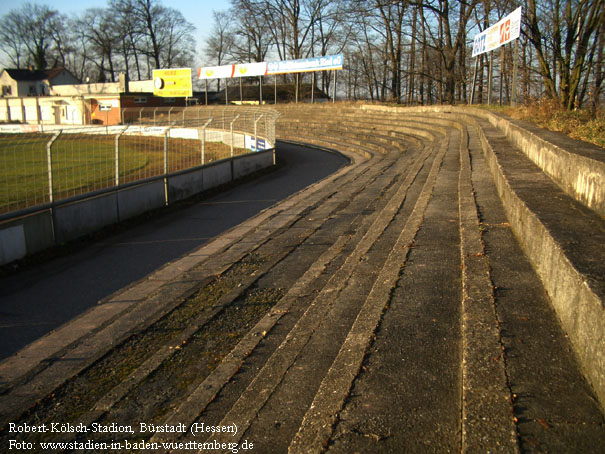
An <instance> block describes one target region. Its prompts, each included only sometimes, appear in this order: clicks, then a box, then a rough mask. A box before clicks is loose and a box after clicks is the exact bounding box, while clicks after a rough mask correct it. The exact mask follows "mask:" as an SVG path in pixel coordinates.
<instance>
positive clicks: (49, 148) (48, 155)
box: [46, 130, 61, 203]
mask: <svg viewBox="0 0 605 454" xmlns="http://www.w3.org/2000/svg"><path fill="white" fill-rule="evenodd" d="M60 135H61V130H59V131H58V132H56V133H55V135H54V136H52V137H51V139H50V140H49V141H48V143H47V144H46V170H47V173H48V199H49V202H50V203H53V202H54V194H53V156H52V146H53V143H55V140H57V138H58V137H59V136H60Z"/></svg>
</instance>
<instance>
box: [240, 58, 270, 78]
mask: <svg viewBox="0 0 605 454" xmlns="http://www.w3.org/2000/svg"><path fill="white" fill-rule="evenodd" d="M266 75H267V62H266V61H263V62H260V63H241V64H239V65H235V71H233V77H254V76H266Z"/></svg>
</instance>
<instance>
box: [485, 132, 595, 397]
mask: <svg viewBox="0 0 605 454" xmlns="http://www.w3.org/2000/svg"><path fill="white" fill-rule="evenodd" d="M478 131H479V135H480V137H481V142H482V145H483V151H484V153H485V156H486V160H487V162H488V165H489V168H490V170H491V172H492V176H493V178H494V181H495V183H496V187H497V189H498V194H499V196H500V198H501V200H502V203H503V205H504V209H505V211H506V215H507V217H508V219H509V221H510V225H511V228H512V230H513V232H514V233H515V236H516V237H517V241H519V243H520V244H521V247H522V248H523V250H524V251H525V253H526V255H527V256H528V258H529V259H530V261H531V263H532V265H533V267H534V269H535V270H536V273H537V274H538V276H539V277H540V280H541V281H542V284H543V285H544V288H545V290H546V292H547V293H548V295H549V297H550V300H551V302H552V305H553V307H554V309H555V311H556V313H557V316H558V317H559V319H560V320H561V324H562V326H563V328H564V329H565V331H566V332H567V334H568V336H569V338H570V340H571V342H572V344H573V346H574V349H575V351H576V353H577V355H578V357H579V359H580V362H581V363H582V365H583V367H584V370H585V373H586V375H587V378H588V379H589V381H590V382H591V383H592V386H593V388H594V390H595V393H596V394H597V396H598V398H599V400H600V401H601V403H604V402H605V332H604V331H603V327H604V326H605V308H604V307H603V301H602V295H598V294H596V293H595V291H594V290H593V289H592V288H591V287H590V285H588V283H587V282H586V279H585V277H584V276H583V275H582V274H581V273H579V272H578V271H577V270H576V268H575V267H574V266H573V263H571V262H570V261H569V259H568V257H566V255H565V253H564V252H563V250H562V249H561V247H559V245H558V243H557V241H556V240H555V239H554V238H553V237H552V235H551V234H550V232H549V231H548V229H547V228H546V226H545V225H544V224H543V223H542V221H541V220H540V218H539V217H538V216H536V214H534V213H533V212H532V211H531V210H530V209H529V208H528V207H527V205H526V204H525V203H524V202H523V200H521V199H520V198H519V197H518V196H517V194H516V192H515V191H514V189H513V188H512V187H511V186H510V184H509V182H508V180H507V178H506V176H505V174H504V171H503V169H502V167H501V166H500V164H499V162H498V158H497V156H496V154H495V153H494V150H493V149H492V147H491V145H490V144H489V141H488V140H487V137H486V136H485V133H484V132H483V130H481V128H478Z"/></svg>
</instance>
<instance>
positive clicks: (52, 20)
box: [0, 0, 195, 82]
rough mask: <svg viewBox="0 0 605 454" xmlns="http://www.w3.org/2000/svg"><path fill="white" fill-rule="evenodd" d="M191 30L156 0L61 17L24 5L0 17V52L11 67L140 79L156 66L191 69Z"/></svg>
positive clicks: (118, 0) (113, 3)
mask: <svg viewBox="0 0 605 454" xmlns="http://www.w3.org/2000/svg"><path fill="white" fill-rule="evenodd" d="M194 31H195V27H194V26H193V25H192V24H190V23H189V22H188V21H187V20H186V19H185V18H184V17H183V15H182V14H181V12H180V11H178V10H177V9H174V8H170V7H166V6H164V5H163V4H162V3H161V2H160V0H110V1H109V3H108V6H107V7H106V8H91V9H87V10H86V11H84V12H83V13H81V14H79V15H77V16H74V17H67V16H65V15H64V14H61V13H60V12H59V11H57V10H54V9H52V8H50V7H48V6H41V5H37V4H34V5H32V4H29V3H28V4H25V5H23V6H22V7H21V8H19V9H14V10H11V11H10V12H9V13H8V14H6V15H5V16H3V17H2V18H1V19H0V48H1V49H2V51H3V52H4V53H5V54H6V57H7V58H8V61H9V63H10V65H11V66H12V67H14V68H28V67H34V68H36V69H46V68H49V67H55V66H61V67H65V68H68V69H69V70H70V71H71V72H72V73H73V74H74V75H76V76H77V77H78V78H80V79H81V80H86V79H89V80H90V81H95V82H105V81H116V80H117V74H118V73H120V72H124V73H126V75H127V77H128V78H130V79H133V80H136V79H139V80H141V79H146V78H149V77H150V75H151V71H152V70H153V69H155V68H160V67H176V66H185V67H189V66H191V61H192V59H193V57H194V55H195V40H194V37H193V34H194Z"/></svg>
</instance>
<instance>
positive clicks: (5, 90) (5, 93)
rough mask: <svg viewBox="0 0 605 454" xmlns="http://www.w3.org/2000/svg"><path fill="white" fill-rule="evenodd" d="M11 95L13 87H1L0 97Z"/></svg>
mask: <svg viewBox="0 0 605 454" xmlns="http://www.w3.org/2000/svg"><path fill="white" fill-rule="evenodd" d="M12 94H13V87H11V86H10V85H2V96H11V95H12Z"/></svg>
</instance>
